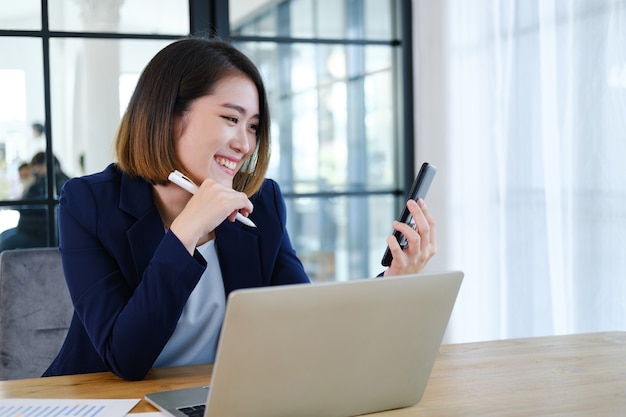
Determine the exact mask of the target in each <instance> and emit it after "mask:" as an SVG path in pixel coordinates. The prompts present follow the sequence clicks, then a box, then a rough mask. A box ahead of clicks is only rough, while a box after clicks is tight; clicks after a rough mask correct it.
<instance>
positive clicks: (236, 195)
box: [170, 178, 253, 254]
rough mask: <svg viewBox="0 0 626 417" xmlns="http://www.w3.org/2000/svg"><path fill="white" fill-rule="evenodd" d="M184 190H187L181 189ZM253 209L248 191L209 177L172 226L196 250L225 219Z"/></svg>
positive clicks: (190, 250)
mask: <svg viewBox="0 0 626 417" xmlns="http://www.w3.org/2000/svg"><path fill="white" fill-rule="evenodd" d="M171 186H172V187H176V185H174V184H172V185H171ZM181 192H186V191H185V190H182V189H181ZM252 210H253V205H252V202H250V200H249V199H248V196H247V195H246V194H245V193H242V192H239V191H235V190H233V189H232V188H229V187H226V186H224V185H222V184H219V183H217V182H215V181H214V180H212V179H210V178H207V179H206V180H204V182H203V183H202V184H201V185H200V187H198V190H197V191H196V192H195V194H193V195H192V196H191V198H190V200H189V201H188V202H187V204H186V205H185V207H184V209H183V210H182V212H181V213H180V214H179V215H178V216H177V217H176V218H175V219H174V221H173V222H172V224H171V226H170V229H171V230H172V232H173V233H174V234H175V235H176V237H178V239H179V240H180V241H181V242H182V243H183V244H184V245H185V247H186V248H187V250H188V251H189V253H192V254H193V251H194V250H195V248H196V246H197V245H198V243H203V242H204V241H206V240H207V237H208V236H209V235H210V234H211V233H212V232H213V231H214V230H215V228H216V227H217V226H218V225H220V224H221V223H222V222H223V221H224V219H226V218H228V220H230V221H231V222H232V221H235V216H236V215H237V213H238V212H241V213H242V214H243V215H244V216H247V215H249V214H250V213H252Z"/></svg>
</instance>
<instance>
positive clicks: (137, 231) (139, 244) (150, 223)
mask: <svg viewBox="0 0 626 417" xmlns="http://www.w3.org/2000/svg"><path fill="white" fill-rule="evenodd" d="M120 209H121V210H123V211H125V212H126V213H128V214H130V215H131V216H133V217H135V218H136V219H137V220H136V221H135V223H134V224H133V225H132V226H131V227H130V228H129V229H128V232H127V233H126V236H127V239H128V244H129V246H130V249H131V253H132V257H133V261H134V262H133V263H134V265H135V273H136V274H137V282H139V281H140V280H141V276H142V271H144V270H145V269H146V268H147V266H148V263H149V262H150V259H152V257H153V255H154V252H155V251H156V248H157V246H158V245H159V243H160V242H161V240H162V239H163V236H164V234H165V229H164V227H163V222H162V220H161V215H160V214H159V211H158V210H157V208H156V206H155V204H154V197H153V196H152V186H151V185H150V184H149V183H147V182H146V181H143V180H133V179H130V178H129V177H128V176H126V175H125V174H123V175H122V183H121V189H120Z"/></svg>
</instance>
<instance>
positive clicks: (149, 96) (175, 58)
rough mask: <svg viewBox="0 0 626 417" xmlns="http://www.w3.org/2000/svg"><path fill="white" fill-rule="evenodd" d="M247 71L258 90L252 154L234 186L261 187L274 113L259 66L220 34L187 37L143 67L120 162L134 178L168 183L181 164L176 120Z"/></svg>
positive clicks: (121, 132)
mask: <svg viewBox="0 0 626 417" xmlns="http://www.w3.org/2000/svg"><path fill="white" fill-rule="evenodd" d="M234 75H244V76H246V77H248V78H249V79H250V80H251V81H252V82H253V83H254V85H255V86H256V88H257V92H258V95H259V115H260V118H259V125H258V129H257V144H256V149H255V150H254V153H253V154H252V155H251V156H250V157H249V158H248V160H247V161H246V163H245V164H244V166H243V167H242V169H241V170H240V171H239V172H238V173H237V174H236V175H235V178H234V180H233V188H234V189H235V190H237V191H242V192H245V193H246V194H247V195H248V196H251V195H252V194H254V193H255V192H256V191H258V190H259V188H260V187H261V184H262V183H263V179H264V178H265V173H266V171H267V166H268V164H269V157H270V114H269V108H268V105H267V94H266V92H265V87H264V85H263V80H262V77H261V75H260V73H259V71H258V69H257V67H256V66H255V65H254V63H252V61H251V60H250V59H249V58H248V57H247V56H245V55H244V54H243V53H242V52H240V51H239V50H238V49H236V48H235V47H234V46H232V45H231V44H230V43H227V42H225V41H222V40H218V39H208V38H195V37H189V38H184V39H181V40H178V41H175V42H173V43H171V44H170V45H168V46H166V47H165V48H163V49H162V50H161V51H159V52H158V53H157V54H156V55H155V56H154V58H152V60H151V61H150V62H149V63H148V65H147V66H146V68H145V69H144V70H143V72H142V74H141V76H140V78H139V81H138V82H137V86H136V88H135V92H134V93H133V95H132V98H131V100H130V102H129V104H128V108H127V109H126V112H125V113H124V116H123V117H122V120H121V122H120V126H119V128H118V132H117V137H116V139H115V150H116V153H117V159H118V165H119V167H120V168H121V169H122V170H123V171H124V172H126V173H127V174H129V175H130V176H132V177H140V178H143V179H144V180H146V181H148V182H149V183H151V184H161V185H166V184H167V182H168V180H167V177H168V175H169V173H170V172H172V171H173V170H174V169H177V168H178V167H179V166H180V165H181V164H180V163H179V162H180V161H179V160H178V157H177V155H176V150H175V149H176V148H175V137H174V120H175V118H176V117H177V116H181V115H182V114H183V113H184V112H185V111H187V110H188V109H189V108H190V106H191V104H192V103H193V101H194V100H196V99H198V98H200V97H203V96H206V95H210V94H211V93H212V92H213V91H214V90H215V88H216V86H217V84H218V83H219V82H220V81H221V80H223V79H224V78H227V77H230V76H234Z"/></svg>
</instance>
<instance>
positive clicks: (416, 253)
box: [381, 162, 437, 275]
mask: <svg viewBox="0 0 626 417" xmlns="http://www.w3.org/2000/svg"><path fill="white" fill-rule="evenodd" d="M436 172H437V170H436V168H435V167H434V166H432V165H430V164H429V163H427V162H425V163H424V164H422V167H421V168H420V171H419V173H418V174H417V176H416V178H415V181H414V182H413V185H412V186H411V190H410V191H409V195H408V201H407V203H406V206H405V207H404V209H403V210H402V213H401V214H400V217H399V218H398V220H396V221H394V222H393V228H394V232H393V235H392V236H389V237H388V238H387V249H386V250H385V254H384V256H383V259H382V261H381V263H382V265H383V266H388V267H389V269H388V270H387V271H385V275H401V274H408V273H415V272H419V271H421V270H422V269H423V268H424V266H425V265H426V263H427V262H428V260H429V259H430V258H432V256H433V255H434V254H435V253H436V251H437V245H436V238H435V221H434V219H433V218H432V216H431V215H430V213H429V211H428V209H427V208H426V205H425V203H424V198H425V197H426V194H427V193H428V189H429V188H430V185H431V183H432V181H433V178H434V176H435V173H436Z"/></svg>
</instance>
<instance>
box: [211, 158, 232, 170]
mask: <svg viewBox="0 0 626 417" xmlns="http://www.w3.org/2000/svg"><path fill="white" fill-rule="evenodd" d="M215 161H216V162H217V163H218V164H220V165H223V166H225V167H226V168H228V169H235V168H237V163H236V162H233V161H230V160H228V159H226V158H215Z"/></svg>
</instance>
